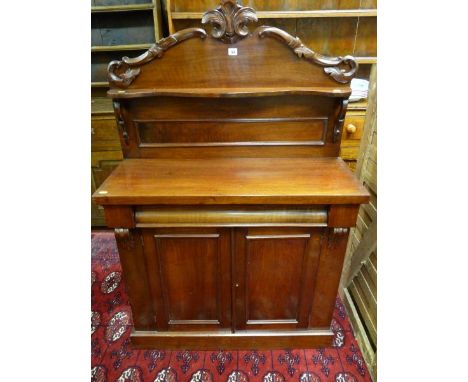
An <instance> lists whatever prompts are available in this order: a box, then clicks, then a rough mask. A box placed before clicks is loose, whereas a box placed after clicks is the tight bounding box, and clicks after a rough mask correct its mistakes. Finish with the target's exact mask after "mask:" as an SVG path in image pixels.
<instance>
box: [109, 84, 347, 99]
mask: <svg viewBox="0 0 468 382" xmlns="http://www.w3.org/2000/svg"><path fill="white" fill-rule="evenodd" d="M107 94H108V95H109V96H110V97H111V98H122V99H123V98H139V97H152V96H179V97H213V98H235V97H262V96H278V95H288V94H301V95H327V96H330V97H348V96H349V95H350V94H351V89H350V88H341V89H330V88H329V87H320V86H316V87H281V88H266V87H246V88H231V87H230V88H186V89H184V88H164V89H157V88H149V89H126V90H122V89H110V90H109V91H108V92H107Z"/></svg>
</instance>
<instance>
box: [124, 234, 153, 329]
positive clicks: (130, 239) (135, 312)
mask: <svg viewBox="0 0 468 382" xmlns="http://www.w3.org/2000/svg"><path fill="white" fill-rule="evenodd" d="M115 239H116V241H117V248H118V250H119V258H120V264H121V265H122V275H123V278H124V280H125V286H126V289H127V293H128V297H129V300H130V305H131V307H132V317H133V323H134V326H135V330H155V329H156V327H157V326H156V321H155V312H156V311H155V310H154V305H153V304H152V297H151V294H150V289H149V278H150V274H149V273H148V269H147V264H146V261H145V255H144V253H143V247H142V245H141V231H139V230H129V229H122V228H119V229H116V230H115Z"/></svg>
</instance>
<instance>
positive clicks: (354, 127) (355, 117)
mask: <svg viewBox="0 0 468 382" xmlns="http://www.w3.org/2000/svg"><path fill="white" fill-rule="evenodd" d="M365 118H366V115H365V114H354V113H352V114H351V113H348V114H347V115H346V118H345V121H344V125H343V135H342V138H341V140H342V141H347V140H361V137H362V130H363V128H364V120H365Z"/></svg>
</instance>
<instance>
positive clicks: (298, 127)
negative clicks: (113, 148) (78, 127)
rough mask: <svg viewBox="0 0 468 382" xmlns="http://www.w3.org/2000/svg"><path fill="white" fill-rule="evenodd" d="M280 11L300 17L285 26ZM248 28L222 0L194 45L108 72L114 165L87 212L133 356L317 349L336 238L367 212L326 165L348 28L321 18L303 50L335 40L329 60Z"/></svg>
mask: <svg viewBox="0 0 468 382" xmlns="http://www.w3.org/2000/svg"><path fill="white" fill-rule="evenodd" d="M176 1H177V0H176ZM356 1H357V0H346V1H338V0H337V1H330V2H328V3H321V5H320V7H321V8H323V9H327V7H329V6H330V7H334V8H343V9H347V8H348V9H349V8H355V7H357V4H356ZM253 3H254V2H252V4H253ZM257 3H258V2H256V1H255V4H257ZM274 3H275V4H274V6H276V7H281V4H280V2H277V1H275V2H274ZM174 4H175V3H172V5H171V3H168V7H169V8H170V10H173V11H174V10H176V11H180V9H178V8H177V4H175V5H174ZM209 4H211V3H208V2H202V3H200V4H199V5H198V6H203V7H208V6H209ZM314 4H315V2H314ZM317 4H318V3H317ZM245 5H246V4H244V6H245ZM257 5H258V4H257ZM294 6H295V7H296V8H299V9H300V8H301V7H304V6H305V2H303V1H302V0H298V1H296V2H295V5H292V4H291V3H289V4H288V5H287V6H284V7H285V8H287V9H285V11H289V10H290V8H292V7H294ZM190 7H192V8H193V9H192V8H190ZM190 7H189V9H186V10H185V11H188V12H195V11H197V10H196V9H195V8H197V5H196V4H195V3H194V2H192V3H191V5H190ZM317 7H318V5H317ZM233 9H234V10H237V11H238V12H237V11H236V12H230V11H229V10H233ZM204 10H205V9H204ZM217 12H218V13H219V14H218V13H217ZM219 15H221V16H219ZM236 15H237V16H236ZM218 16H219V17H220V18H219V17H218ZM256 19H257V17H256V15H255V12H254V11H253V10H252V9H246V8H241V6H240V5H237V4H236V2H235V0H222V3H221V6H220V7H219V8H218V11H216V12H213V11H211V12H208V13H207V14H205V16H204V17H203V20H202V21H203V23H204V24H211V25H209V26H208V25H207V31H205V30H204V29H201V28H199V27H198V28H192V29H188V30H183V31H179V32H177V33H176V34H175V35H173V36H169V37H168V38H165V39H163V40H160V41H158V42H157V43H155V44H154V45H152V46H151V47H150V48H149V49H148V51H146V52H144V53H143V54H142V55H140V56H139V57H135V58H128V57H124V58H122V59H121V60H114V61H112V62H111V63H110V64H109V66H108V72H107V74H108V80H109V82H110V86H111V90H110V91H109V93H108V94H109V96H110V97H111V98H113V107H114V114H115V118H116V122H117V126H118V129H119V138H120V144H121V146H122V150H123V154H124V157H125V160H124V162H123V163H121V164H120V165H119V166H118V167H117V168H116V169H115V171H113V173H112V174H111V175H110V176H109V177H108V178H107V179H106V181H105V182H104V183H103V184H101V186H100V187H99V188H98V189H97V190H96V191H95V193H94V195H93V198H94V200H95V201H96V203H98V204H100V205H102V206H104V209H105V211H106V216H107V220H108V225H110V226H113V227H116V228H117V229H116V237H117V242H118V248H119V253H120V256H121V259H122V267H123V272H124V274H125V280H126V282H127V284H128V286H129V296H130V300H131V304H132V310H133V312H134V317H135V330H136V331H135V332H134V333H133V334H132V336H131V340H132V344H133V346H135V347H139V348H159V349H168V348H172V349H187V348H198V349H219V348H224V349H239V348H256V349H262V348H270V349H271V348H293V347H294V348H300V347H323V346H330V345H331V342H332V337H333V333H332V331H331V330H330V324H331V318H332V316H331V315H332V311H333V307H334V304H335V297H336V293H337V287H338V282H339V279H340V270H341V267H342V264H343V256H344V253H345V248H346V241H347V237H348V230H349V227H351V226H353V225H354V224H355V219H356V212H357V209H358V206H359V204H360V203H366V202H367V201H368V200H369V194H368V192H367V191H366V189H365V188H364V187H363V186H362V185H361V184H360V182H358V181H357V180H356V179H355V178H354V176H353V174H352V173H351V171H350V170H349V169H348V166H347V165H346V163H345V162H344V161H343V160H342V159H341V158H338V155H339V152H340V145H341V138H342V135H343V129H346V126H343V123H344V118H345V111H346V105H347V98H348V96H349V95H350V87H349V81H350V80H351V78H352V77H353V76H354V75H355V74H356V71H357V70H358V65H357V63H356V60H355V59H354V58H353V57H351V56H345V54H346V53H348V52H350V51H351V49H348V48H349V47H350V45H349V41H352V46H354V35H349V36H348V32H350V31H351V30H352V31H353V33H354V34H355V33H356V25H355V24H357V23H355V21H357V19H355V18H354V19H353V18H349V20H350V21H349V22H347V23H345V24H346V25H344V24H343V25H344V26H343V25H342V24H338V23H336V22H335V21H334V19H333V18H329V19H324V20H325V21H324V22H322V23H321V25H322V26H323V25H326V26H327V27H326V28H322V29H320V28H321V27H320V26H319V24H314V23H312V24H313V25H312V24H311V25H312V26H313V28H312V29H311V31H312V33H311V34H310V35H308V36H306V38H308V39H311V40H312V38H313V37H314V36H313V35H312V34H313V33H314V31H315V32H317V33H321V34H322V35H330V36H334V37H336V38H335V40H334V41H335V43H336V44H335V45H334V46H333V47H331V46H322V48H323V49H324V50H325V51H326V50H327V49H339V50H340V51H341V50H342V51H343V57H326V56H323V55H320V54H319V53H318V52H315V51H313V50H312V49H310V48H308V47H307V46H305V45H304V44H303V42H302V41H301V40H300V39H299V38H296V37H295V35H296V33H294V31H292V32H291V33H287V32H286V31H284V30H281V29H278V28H274V27H260V28H258V29H257V30H256V31H255V32H253V33H251V34H249V33H248V30H247V28H246V27H245V23H246V22H247V21H249V22H253V21H255V20H256ZM302 20H306V19H302ZM298 22H300V21H298ZM213 23H214V24H215V25H214V26H215V28H213ZM217 23H218V24H219V25H218V26H217V28H216V24H217ZM278 23H281V21H278ZM290 23H291V19H289V20H288V21H287V22H285V25H286V24H287V25H288V26H289V27H290V26H291V25H292V24H290ZM307 23H308V22H307V20H306V21H304V22H303V24H307ZM229 48H236V49H237V54H234V55H229V54H228V49H229ZM351 130H352V129H351ZM356 132H357V131H356ZM354 133H355V132H352V131H350V132H349V134H354ZM345 134H348V132H347V133H345ZM343 141H344V142H350V141H353V142H357V141H358V140H357V139H355V140H353V139H351V137H350V136H349V135H346V139H344V140H343Z"/></svg>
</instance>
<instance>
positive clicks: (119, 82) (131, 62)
mask: <svg viewBox="0 0 468 382" xmlns="http://www.w3.org/2000/svg"><path fill="white" fill-rule="evenodd" d="M192 37H200V38H202V39H204V38H205V37H206V32H205V30H203V29H201V28H188V29H183V30H181V31H179V32H176V33H174V34H172V35H170V36H168V37H166V38H163V39H161V40H159V41H158V42H157V43H155V44H153V45H152V46H151V47H150V48H149V49H148V50H147V51H146V52H145V53H143V54H141V55H140V56H138V57H135V58H129V57H123V58H122V60H116V61H111V62H110V63H109V65H108V67H107V80H108V81H109V84H110V85H111V86H116V87H120V88H126V87H128V86H129V85H130V84H131V83H132V82H133V80H134V79H135V78H136V77H137V76H138V75H139V74H140V70H141V69H140V66H142V65H144V64H147V63H148V62H150V61H152V60H154V59H156V58H161V57H162V56H164V52H165V51H166V50H168V49H169V48H171V47H173V46H174V45H177V44H179V43H181V42H182V41H185V40H188V39H189V38H192Z"/></svg>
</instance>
